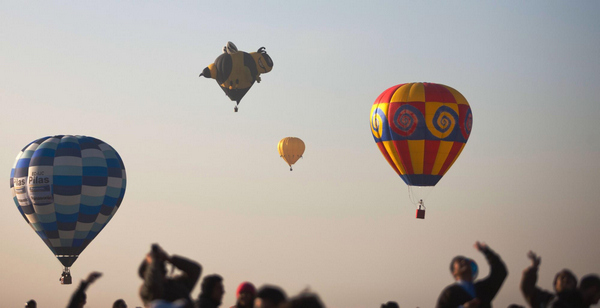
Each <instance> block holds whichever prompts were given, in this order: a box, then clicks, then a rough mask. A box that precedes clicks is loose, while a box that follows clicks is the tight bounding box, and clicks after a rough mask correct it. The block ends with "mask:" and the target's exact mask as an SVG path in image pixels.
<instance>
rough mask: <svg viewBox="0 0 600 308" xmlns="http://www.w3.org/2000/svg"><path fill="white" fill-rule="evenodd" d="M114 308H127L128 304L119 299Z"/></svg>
mask: <svg viewBox="0 0 600 308" xmlns="http://www.w3.org/2000/svg"><path fill="white" fill-rule="evenodd" d="M113 308H127V304H125V301H124V300H123V299H118V300H116V301H115V302H114V303H113Z"/></svg>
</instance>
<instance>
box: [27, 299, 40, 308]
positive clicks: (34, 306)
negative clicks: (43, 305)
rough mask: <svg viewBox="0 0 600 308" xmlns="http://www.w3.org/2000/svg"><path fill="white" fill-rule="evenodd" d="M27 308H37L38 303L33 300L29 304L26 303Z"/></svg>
mask: <svg viewBox="0 0 600 308" xmlns="http://www.w3.org/2000/svg"><path fill="white" fill-rule="evenodd" d="M25 308H37V302H36V301H35V300H33V299H30V300H29V301H28V302H27V303H25Z"/></svg>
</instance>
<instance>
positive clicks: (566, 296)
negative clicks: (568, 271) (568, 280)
mask: <svg viewBox="0 0 600 308" xmlns="http://www.w3.org/2000/svg"><path fill="white" fill-rule="evenodd" d="M599 300H600V278H599V277H598V275H594V274H590V275H586V276H584V277H583V278H581V281H580V282H579V288H577V290H575V291H574V292H563V293H559V295H558V300H557V301H556V302H555V303H554V304H553V305H552V307H553V308H588V307H590V306H591V305H596V304H598V301H599Z"/></svg>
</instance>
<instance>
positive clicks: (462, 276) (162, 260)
mask: <svg viewBox="0 0 600 308" xmlns="http://www.w3.org/2000/svg"><path fill="white" fill-rule="evenodd" d="M474 247H475V249H477V250H478V251H479V252H481V253H482V254H483V255H484V256H485V258H486V260H487V262H488V264H489V266H490V273H489V275H488V276H487V277H485V278H482V279H477V275H478V272H479V271H478V266H477V263H475V261H473V260H472V259H469V258H467V257H464V256H456V257H454V258H453V259H452V261H451V262H450V273H451V274H452V276H453V277H454V280H455V282H454V283H452V284H450V285H449V286H447V287H446V288H444V289H443V290H442V292H441V294H440V295H439V297H438V300H437V303H436V308H490V307H492V301H493V299H494V297H495V296H496V294H498V291H500V288H501V287H502V284H503V283H504V280H505V279H506V276H507V275H508V271H507V269H506V266H505V265H504V262H503V261H502V259H501V258H500V256H499V255H498V254H496V253H495V252H494V251H493V250H491V249H490V248H489V247H488V246H487V245H486V244H484V243H480V242H476V243H475V245H474ZM527 257H528V258H529V259H530V260H531V266H529V267H528V268H526V269H525V270H524V271H523V275H522V278H521V284H520V289H521V293H522V294H523V297H524V299H525V301H526V302H527V304H528V306H529V307H531V308H587V307H590V306H592V305H596V304H598V301H599V300H600V278H599V277H598V275H596V274H589V275H586V276H584V277H582V278H581V280H580V281H579V283H578V281H577V277H575V275H574V274H573V273H572V272H571V271H569V270H567V269H564V270H561V271H560V272H558V273H557V274H556V276H555V278H554V281H553V287H554V291H548V290H542V289H540V288H539V287H537V273H538V270H539V266H540V262H541V258H540V257H539V256H537V255H536V254H535V253H533V252H531V251H530V252H529V253H528V254H527ZM167 264H170V265H172V267H173V268H177V269H178V270H179V271H178V274H177V275H169V274H168V272H167ZM201 273H202V267H201V266H200V264H198V263H197V262H195V261H192V260H190V259H187V258H184V257H182V256H177V255H169V254H167V253H166V252H165V251H164V250H163V249H162V248H161V247H160V246H158V245H156V244H154V245H152V247H151V250H150V252H149V253H148V254H147V255H146V257H145V258H144V260H143V261H142V263H141V264H140V267H139V270H138V274H139V276H140V278H141V279H142V280H143V283H142V285H141V286H140V291H139V295H140V298H141V300H142V302H143V303H144V307H146V308H217V307H219V306H221V303H222V300H223V294H224V293H225V289H224V287H223V278H222V277H221V276H219V275H217V274H212V275H208V276H205V277H204V279H202V283H201V285H200V294H199V295H198V297H197V298H192V295H191V291H192V290H193V289H194V287H195V286H196V283H197V282H198V280H199V279H200V275H201ZM101 275H102V274H101V273H98V272H92V273H90V274H89V276H88V277H87V278H86V279H84V280H82V281H81V283H80V284H79V287H78V288H77V290H76V291H75V293H73V295H72V296H71V300H70V301H69V304H68V306H67V307H68V308H82V307H84V306H85V304H86V294H85V291H86V290H87V288H88V287H89V286H90V285H91V284H92V283H93V282H94V281H96V280H97V279H98V278H100V276H101ZM236 298H237V301H236V304H235V305H234V306H232V307H231V308H324V307H325V305H324V304H323V302H322V301H321V299H320V298H319V296H318V295H317V294H315V293H312V292H308V291H304V292H302V293H300V294H299V295H296V296H294V297H291V298H288V297H287V295H286V293H285V292H284V291H283V290H282V289H281V288H280V287H277V286H273V285H264V286H262V287H260V288H259V289H258V290H257V289H256V288H255V286H254V285H253V284H252V283H250V282H243V283H241V284H240V285H239V286H238V288H237V290H236ZM25 307H26V308H37V303H36V302H35V300H30V301H28V302H27V303H26V304H25ZM113 308H127V304H126V303H125V301H124V300H122V299H119V300H117V301H115V302H114V304H113ZM381 308H400V306H399V305H398V303H396V302H393V301H389V302H387V303H385V304H382V305H381ZM508 308H524V307H522V306H519V305H516V304H513V305H510V306H509V307H508Z"/></svg>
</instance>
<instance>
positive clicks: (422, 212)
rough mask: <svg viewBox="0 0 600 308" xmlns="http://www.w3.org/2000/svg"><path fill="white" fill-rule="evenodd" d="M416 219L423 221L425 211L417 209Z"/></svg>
mask: <svg viewBox="0 0 600 308" xmlns="http://www.w3.org/2000/svg"><path fill="white" fill-rule="evenodd" d="M417 218H418V219H425V210H421V209H417Z"/></svg>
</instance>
